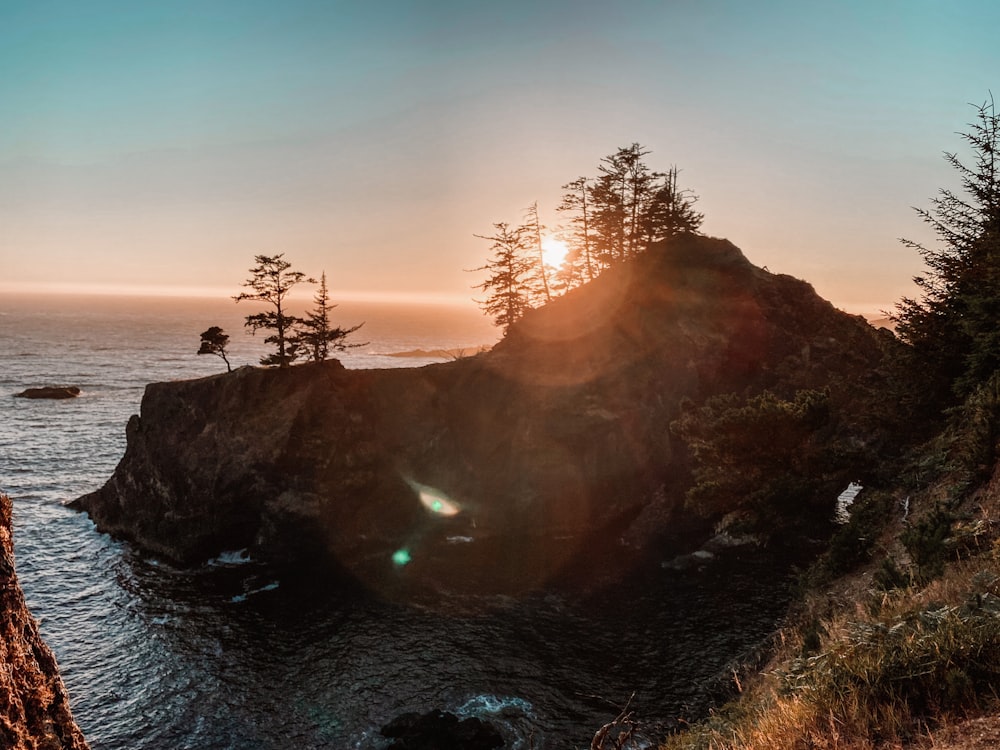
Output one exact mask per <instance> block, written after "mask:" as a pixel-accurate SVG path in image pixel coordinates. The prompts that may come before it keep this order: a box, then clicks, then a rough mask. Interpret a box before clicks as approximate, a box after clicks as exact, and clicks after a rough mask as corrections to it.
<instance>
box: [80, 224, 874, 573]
mask: <svg viewBox="0 0 1000 750" xmlns="http://www.w3.org/2000/svg"><path fill="white" fill-rule="evenodd" d="M886 335H889V334H886V333H885V332H882V333H879V332H877V331H875V329H873V328H871V327H870V326H869V325H868V324H867V323H866V322H865V321H864V320H863V319H861V318H860V317H856V316H850V315H847V314H845V313H843V312H840V311H838V310H836V309H835V308H834V307H833V306H832V305H830V304H829V303H828V302H826V301H824V300H823V299H821V298H820V297H819V296H817V294H816V293H815V292H814V290H813V289H812V287H811V286H810V285H809V284H807V283H805V282H803V281H801V280H798V279H795V278H792V277H790V276H785V275H776V274H772V273H769V272H768V271H765V270H763V269H761V268H758V267H756V266H754V265H753V264H751V263H750V262H749V261H748V260H747V259H746V258H745V257H744V256H743V254H742V253H741V252H740V251H739V250H738V249H737V248H736V247H735V246H734V245H732V244H731V243H729V242H728V241H725V240H720V239H712V238H705V237H693V236H692V237H685V238H680V239H678V240H675V241H673V242H671V243H670V244H666V245H660V246H654V247H653V248H651V250H650V251H649V252H648V253H646V254H644V255H643V256H641V257H639V258H636V259H634V260H633V261H630V262H629V263H625V264H622V265H619V266H617V267H614V268H611V269H609V270H608V271H606V272H605V273H604V274H603V275H602V276H601V277H599V278H598V279H596V280H595V281H593V282H591V283H589V284H587V285H585V286H584V287H581V288H579V289H575V290H573V291H571V292H569V293H568V294H566V295H565V296H563V297H561V298H558V299H555V300H553V301H552V302H551V303H550V304H548V305H546V306H545V307H544V308H541V309H538V310H534V311H531V312H530V313H529V314H528V315H526V316H525V317H524V318H523V319H522V320H521V321H519V323H518V324H516V325H515V326H513V327H512V328H511V330H510V331H509V333H508V335H507V336H506V337H505V338H504V340H503V341H501V342H500V343H499V344H497V345H496V346H495V347H494V348H493V350H492V351H489V352H485V353H482V354H479V355H477V356H475V357H468V358H464V359H459V360H456V361H453V362H445V363H442V364H437V365H429V366H426V367H422V368H417V369H390V370H346V369H344V368H343V367H342V366H341V365H340V364H339V363H338V362H336V361H327V362H322V363H315V364H304V365H298V366H294V367H290V368H284V369H261V368H250V367H247V368H241V369H238V370H236V371H234V372H233V373H226V374H220V375H217V376H213V377H208V378H203V379H199V380H190V381H180V382H168V383H154V384H151V385H149V386H148V387H147V389H146V392H145V395H144V398H143V401H142V408H141V415H140V416H133V417H132V418H131V420H130V421H129V424H128V427H127V437H128V446H127V450H126V453H125V456H124V457H123V458H122V460H121V462H120V463H119V465H118V467H117V469H116V470H115V472H114V475H113V476H112V477H111V479H110V480H109V481H108V482H107V483H106V484H105V485H104V487H102V488H101V489H99V490H97V491H96V492H93V493H91V494H89V495H86V496H84V497H82V498H80V499H78V500H77V501H75V503H74V506H75V507H76V508H79V509H81V510H85V511H86V512H88V513H89V514H90V516H91V518H92V519H93V520H94V521H95V522H96V523H97V525H98V528H99V529H101V530H103V531H107V532H110V533H112V534H114V535H118V536H120V537H124V538H127V539H130V540H132V541H133V542H135V543H136V544H138V545H139V546H141V547H142V548H144V549H146V550H148V551H149V552H151V553H152V554H154V555H158V556H162V557H164V558H167V559H169V560H172V561H176V562H180V563H196V562H199V561H202V560H205V559H207V558H210V557H213V556H215V555H218V554H219V553H220V552H222V551H223V550H232V549H242V548H249V549H250V551H251V554H252V555H253V556H255V557H257V558H259V559H263V560H268V561H271V562H275V563H280V564H291V565H299V564H303V563H307V562H312V561H315V560H318V559H321V560H324V561H326V562H328V563H332V564H333V565H334V567H336V568H339V569H340V570H341V571H343V572H345V573H347V574H349V575H350V576H351V577H353V578H356V579H360V580H362V581H363V582H364V583H365V584H366V585H370V586H373V587H375V588H377V589H379V590H381V591H390V592H391V591H392V590H394V589H398V588H399V587H404V588H405V586H407V585H409V584H408V583H407V582H408V581H409V582H412V581H415V580H422V581H431V582H433V583H434V585H437V586H441V587H444V588H446V589H449V590H475V591H506V592H510V591H517V590H524V589H527V588H532V587H536V586H539V585H543V584H545V583H546V582H548V581H551V580H553V579H555V578H558V577H560V576H562V575H565V574H566V572H567V571H570V570H572V569H574V567H576V566H579V565H582V564H585V563H586V562H587V561H590V562H591V563H592V564H593V563H594V561H595V560H596V559H597V557H599V555H597V554H596V551H597V550H600V549H602V548H611V547H613V548H614V549H615V550H617V552H616V553H615V554H614V555H612V557H613V558H614V559H621V560H624V559H626V558H627V557H628V555H627V554H625V551H632V552H636V553H641V552H642V551H644V550H646V549H648V547H649V545H650V544H651V543H652V542H653V541H654V540H662V539H663V537H664V536H665V535H666V536H669V535H670V534H671V533H673V534H675V535H676V533H677V530H678V529H679V528H682V527H683V528H689V521H690V519H687V518H686V516H687V515H690V514H685V513H684V512H683V511H682V506H683V500H682V497H683V491H684V489H685V488H686V486H687V484H688V478H689V476H688V473H687V472H688V470H687V467H686V465H685V457H684V455H683V452H682V451H680V450H679V449H678V446H677V444H676V438H674V437H672V435H671V432H670V427H669V426H670V423H671V421H673V420H674V419H675V418H676V417H677V415H678V412H679V409H680V403H681V401H682V399H684V398H689V399H692V400H693V401H695V402H700V401H702V400H704V399H705V398H706V397H708V396H711V395H713V394H719V393H728V392H733V391H736V392H756V391H759V390H761V389H764V388H770V389H775V390H778V391H782V392H789V393H790V392H792V391H794V390H795V389H799V388H817V387H829V388H830V389H831V391H832V393H833V396H832V398H833V399H834V400H835V401H838V402H850V401H851V400H852V399H856V398H858V393H859V392H860V390H861V389H862V388H863V387H865V384H866V382H868V383H870V381H871V380H872V379H873V378H877V377H878V375H877V367H878V364H879V362H880V361H881V358H882V348H883V344H884V338H883V336H886ZM830 500H831V504H832V501H833V497H831V498H830ZM699 523H701V524H702V531H705V532H706V534H705V536H702V537H701V538H700V539H698V540H697V541H703V540H704V539H705V538H707V536H710V519H709V520H708V521H706V520H704V519H702V521H700V522H699ZM687 541H688V542H690V541H691V540H687ZM697 541H696V542H695V544H696V543H697ZM681 546H683V545H681ZM601 568H602V569H603V568H604V563H601Z"/></svg>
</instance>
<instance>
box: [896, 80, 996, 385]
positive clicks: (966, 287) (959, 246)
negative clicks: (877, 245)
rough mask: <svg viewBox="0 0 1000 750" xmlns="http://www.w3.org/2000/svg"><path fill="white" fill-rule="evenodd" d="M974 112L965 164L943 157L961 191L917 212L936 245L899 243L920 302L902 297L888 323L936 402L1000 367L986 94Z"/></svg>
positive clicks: (991, 138) (992, 143) (992, 152)
mask: <svg viewBox="0 0 1000 750" xmlns="http://www.w3.org/2000/svg"><path fill="white" fill-rule="evenodd" d="M975 109H976V119H975V121H974V122H972V123H971V124H970V125H969V130H968V132H966V133H960V134H959V135H960V136H961V137H962V140H963V141H965V144H966V145H967V146H968V147H969V148H970V149H971V155H972V163H971V165H970V164H968V163H967V162H966V161H963V160H962V159H961V158H960V157H959V155H958V154H956V153H950V152H946V153H945V160H946V161H947V162H948V163H949V164H950V165H951V166H952V167H954V168H955V170H956V171H957V172H958V174H959V177H960V179H961V185H962V192H961V193H956V192H954V191H952V190H948V189H942V190H940V191H939V192H938V195H937V197H936V198H934V199H933V200H932V201H931V208H930V209H916V210H917V214H918V215H919V216H920V218H921V219H923V220H924V222H926V223H927V224H928V225H929V226H930V227H931V229H933V231H934V234H935V235H937V239H938V244H937V245H936V246H932V247H928V246H926V245H923V244H921V243H918V242H914V241H911V240H905V239H904V240H902V242H903V243H904V244H905V245H907V246H908V247H911V248H913V249H915V250H916V251H917V252H919V253H920V255H921V256H922V257H923V259H924V263H925V264H926V266H927V270H926V272H925V273H924V274H922V275H920V276H917V277H916V278H915V279H914V281H915V282H916V284H917V287H918V288H919V289H920V292H921V296H920V297H919V298H916V299H910V298H904V299H903V300H902V301H901V302H900V303H899V304H898V305H897V309H896V313H895V315H894V318H895V321H896V323H897V330H898V332H899V334H900V336H901V337H902V338H903V340H904V341H906V342H907V343H909V344H910V345H911V346H912V350H911V352H912V356H913V359H914V361H913V363H912V365H913V370H914V371H919V372H920V373H921V377H920V379H921V381H924V382H926V381H928V380H929V379H930V378H934V379H935V380H936V382H937V383H938V385H939V387H940V391H939V393H938V394H937V395H938V396H939V397H940V396H941V395H942V394H943V393H944V392H945V391H946V390H947V389H948V388H949V387H950V389H951V391H952V395H953V396H957V397H963V396H965V395H967V394H969V393H970V392H971V391H972V390H974V389H975V388H976V386H978V385H979V384H981V383H983V382H985V381H986V380H987V379H988V378H989V377H990V376H991V375H992V374H993V373H994V372H996V371H997V370H998V369H1000V325H998V321H1000V155H998V154H1000V115H998V114H997V112H996V108H995V106H994V102H993V98H992V96H991V97H990V101H989V102H987V103H984V104H982V105H979V106H976V108H975ZM934 398H935V394H931V395H930V399H932V400H933V399H934Z"/></svg>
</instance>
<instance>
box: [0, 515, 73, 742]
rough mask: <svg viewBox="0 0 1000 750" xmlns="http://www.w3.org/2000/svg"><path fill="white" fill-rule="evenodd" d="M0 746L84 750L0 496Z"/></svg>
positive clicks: (9, 518)
mask: <svg viewBox="0 0 1000 750" xmlns="http://www.w3.org/2000/svg"><path fill="white" fill-rule="evenodd" d="M0 747H2V748H4V749H5V750H86V748H87V742H86V741H85V740H84V738H83V734H82V733H81V732H80V729H79V728H78V727H77V726H76V724H75V723H74V721H73V716H72V714H71V713H70V710H69V698H68V697H67V695H66V688H65V687H64V686H63V683H62V679H61V678H60V677H59V670H58V667H57V666H56V660H55V657H54V656H53V655H52V652H51V651H50V650H49V647H48V646H46V645H45V643H44V642H43V641H42V638H41V636H40V635H39V634H38V626H37V624H36V623H35V620H34V619H33V618H32V616H31V613H30V612H28V608H27V607H26V606H25V603H24V595H23V594H22V593H21V589H20V586H19V585H18V582H17V576H16V575H15V573H14V545H13V542H12V540H11V501H10V498H8V497H7V496H6V495H0Z"/></svg>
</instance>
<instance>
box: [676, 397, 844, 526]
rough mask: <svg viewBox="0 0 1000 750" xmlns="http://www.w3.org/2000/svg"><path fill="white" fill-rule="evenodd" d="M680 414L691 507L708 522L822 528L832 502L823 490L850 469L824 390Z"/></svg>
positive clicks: (687, 408) (728, 401) (713, 401)
mask: <svg viewBox="0 0 1000 750" xmlns="http://www.w3.org/2000/svg"><path fill="white" fill-rule="evenodd" d="M682 408H683V412H682V414H681V416H680V418H679V419H677V420H676V421H675V422H674V423H673V424H672V425H671V430H672V431H673V432H674V434H676V435H678V436H679V437H680V438H681V439H682V440H683V441H684V442H685V443H686V444H687V446H688V449H689V450H690V452H691V456H692V459H693V461H694V484H693V486H692V487H691V489H689V490H688V492H687V497H686V502H687V505H688V507H690V508H691V509H692V510H694V511H695V512H697V513H698V514H700V515H702V516H705V517H708V518H712V517H719V516H722V515H725V514H727V513H733V512H740V513H743V514H744V515H749V516H750V520H751V523H752V525H754V526H757V527H759V528H760V529H770V530H772V531H773V530H776V529H782V528H788V527H790V526H796V525H817V524H825V523H826V521H827V520H828V515H829V514H828V513H827V511H828V510H829V508H828V507H827V505H828V503H827V502H826V500H827V499H830V500H831V503H832V497H831V498H826V497H825V495H824V493H822V492H821V489H822V488H823V487H824V485H825V484H826V483H827V482H828V481H829V479H830V474H831V472H832V473H834V474H836V473H838V470H840V471H842V469H843V466H841V464H846V463H848V462H847V461H845V460H844V459H845V457H846V456H845V451H844V450H843V445H842V444H841V443H840V441H838V440H837V438H836V436H835V434H834V428H835V422H836V420H835V419H834V416H833V414H832V413H831V406H830V395H829V392H828V391H826V390H822V391H820V390H802V391H799V392H797V393H796V394H795V396H794V397H793V398H792V399H791V400H785V399H782V398H780V397H778V396H776V395H775V394H773V393H771V392H769V391H765V392H763V393H761V394H760V395H757V396H752V397H749V398H744V397H742V396H739V395H737V394H728V395H723V396H716V397H713V398H710V399H708V400H707V401H706V402H705V404H704V405H703V406H701V407H694V406H693V405H691V404H690V402H688V403H687V404H685V405H683V407H682Z"/></svg>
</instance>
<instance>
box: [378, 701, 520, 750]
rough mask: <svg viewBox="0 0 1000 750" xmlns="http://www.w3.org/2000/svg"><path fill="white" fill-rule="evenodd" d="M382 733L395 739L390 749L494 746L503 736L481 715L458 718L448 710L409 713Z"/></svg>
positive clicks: (455, 749)
mask: <svg viewBox="0 0 1000 750" xmlns="http://www.w3.org/2000/svg"><path fill="white" fill-rule="evenodd" d="M382 736H384V737H388V738H389V739H392V740H395V741H394V742H393V743H392V744H391V745H389V748H388V750H494V749H495V748H501V747H503V746H504V741H503V737H502V736H501V734H500V732H499V731H497V729H496V728H495V727H493V726H492V725H491V724H488V723H486V722H485V721H482V720H481V719H475V718H469V719H459V718H458V717H457V716H455V714H452V713H448V712H446V711H437V710H435V711H430V712H428V713H425V714H418V713H406V714H402V715H401V716H397V717H396V718H395V719H393V720H392V721H390V722H389V723H388V724H386V725H385V726H384V727H382Z"/></svg>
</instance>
